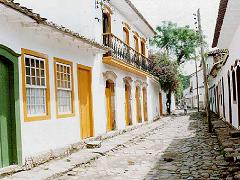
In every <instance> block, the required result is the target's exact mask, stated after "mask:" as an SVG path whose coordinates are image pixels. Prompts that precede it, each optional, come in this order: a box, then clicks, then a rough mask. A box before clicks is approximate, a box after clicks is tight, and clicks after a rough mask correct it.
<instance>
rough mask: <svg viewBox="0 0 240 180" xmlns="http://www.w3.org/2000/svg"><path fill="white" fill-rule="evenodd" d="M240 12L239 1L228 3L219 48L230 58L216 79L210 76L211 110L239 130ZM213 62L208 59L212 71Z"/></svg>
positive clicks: (211, 58) (210, 58)
mask: <svg viewBox="0 0 240 180" xmlns="http://www.w3.org/2000/svg"><path fill="white" fill-rule="evenodd" d="M239 10H240V2H239V1H229V2H228V5H227V9H226V14H225V17H224V21H223V25H222V30H221V32H220V37H219V39H218V44H217V47H218V48H220V49H227V50H228V51H229V57H228V58H227V59H226V62H225V63H224V64H223V65H222V66H221V67H220V69H219V70H218V72H217V73H216V77H213V76H211V75H209V93H210V107H211V110H212V111H213V112H216V113H218V114H219V115H220V116H221V117H223V118H224V119H225V120H226V121H227V122H229V123H231V124H232V125H233V126H234V127H235V128H239V126H240V124H239V121H240V116H239V115H238V113H239V111H240V108H238V107H239V106H238V104H239V103H240V102H239V101H238V97H240V90H239V88H237V87H239V86H238V85H239V83H240V79H239V76H238V75H237V73H236V70H237V67H238V68H239V62H238V61H237V60H238V59H240V54H239V40H240V23H239V21H237V19H238V17H239V16H240V11H239ZM213 62H214V60H213V57H212V56H210V57H209V58H208V66H209V69H210V70H211V69H212V67H213V64H214V63H213ZM233 72H235V81H234V78H233V74H232V73H233ZM228 77H229V79H228ZM234 83H235V85H236V87H235V88H234V86H233V84H234ZM234 89H235V91H236V100H234V99H233V91H234ZM229 95H230V96H229Z"/></svg>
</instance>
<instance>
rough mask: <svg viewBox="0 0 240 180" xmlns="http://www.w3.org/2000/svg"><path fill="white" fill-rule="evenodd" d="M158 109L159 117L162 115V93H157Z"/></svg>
mask: <svg viewBox="0 0 240 180" xmlns="http://www.w3.org/2000/svg"><path fill="white" fill-rule="evenodd" d="M159 108H160V116H162V115H163V104H162V93H159Z"/></svg>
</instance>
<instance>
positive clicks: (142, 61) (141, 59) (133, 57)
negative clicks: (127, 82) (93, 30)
mask: <svg viewBox="0 0 240 180" xmlns="http://www.w3.org/2000/svg"><path fill="white" fill-rule="evenodd" d="M103 44H104V45H105V46H107V47H110V48H111V49H112V50H111V51H109V52H108V53H107V54H106V56H112V57H114V58H116V59H119V60H122V61H124V62H126V63H128V64H130V65H133V66H134V67H137V68H138V69H141V70H144V71H146V72H150V65H149V62H150V60H149V59H148V58H147V57H145V56H144V55H143V54H141V53H139V52H137V51H136V50H134V49H133V48H131V47H130V46H129V45H127V44H126V43H124V42H123V41H122V40H120V39H119V38H118V37H116V36H114V35H113V34H111V33H104V34H103Z"/></svg>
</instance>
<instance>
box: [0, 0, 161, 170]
mask: <svg viewBox="0 0 240 180" xmlns="http://www.w3.org/2000/svg"><path fill="white" fill-rule="evenodd" d="M18 2H19V3H20V4H21V5H19V4H18V3H14V2H12V1H8V0H2V1H0V27H1V28H0V44H1V45H0V72H1V73H0V87H1V91H0V92H1V93H0V106H1V108H0V114H1V116H0V122H1V133H2V134H1V137H0V138H1V153H2V155H1V157H4V158H2V159H0V167H3V166H8V165H10V164H16V163H17V164H24V163H26V161H27V159H28V157H35V156H38V155H40V154H43V153H46V152H50V150H55V149H58V148H62V147H66V146H69V145H70V144H74V143H77V142H80V141H81V140H82V139H85V138H89V137H92V136H98V135H101V134H104V133H106V132H108V131H113V130H116V129H125V128H126V127H127V126H131V125H136V124H138V123H143V122H144V121H153V120H155V119H157V118H159V116H160V114H163V113H165V109H164V108H163V101H164V97H163V96H162V95H161V94H162V93H161V90H160V87H159V83H158V80H157V79H156V78H155V77H153V76H152V75H150V74H149V68H151V64H149V60H148V47H149V38H150V37H152V36H153V35H154V33H155V32H154V30H153V28H152V27H151V26H150V25H149V23H148V22H147V21H146V19H145V18H144V17H143V16H142V15H141V14H140V13H139V12H138V11H137V9H136V8H135V7H134V6H133V4H132V3H131V2H130V1H129V0H111V1H110V2H109V3H107V2H105V3H104V4H102V3H100V2H99V1H95V0H87V1H86V0H79V1H75V0H68V1H61V2H60V1H58V0H51V1H48V2H47V3H46V2H43V1H40V0H35V1H28V0H18ZM31 9H34V10H31ZM33 11H34V12H38V13H39V14H35V13H33ZM5 137H8V138H5Z"/></svg>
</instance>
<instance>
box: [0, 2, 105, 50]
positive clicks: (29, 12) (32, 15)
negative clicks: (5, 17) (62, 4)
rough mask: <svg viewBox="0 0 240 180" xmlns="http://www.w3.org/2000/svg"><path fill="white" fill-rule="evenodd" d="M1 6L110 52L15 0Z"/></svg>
mask: <svg viewBox="0 0 240 180" xmlns="http://www.w3.org/2000/svg"><path fill="white" fill-rule="evenodd" d="M0 4H3V5H5V6H7V7H9V8H12V9H14V10H16V11H18V12H19V13H22V14H24V15H26V16H28V17H29V18H31V19H33V20H34V21H36V22H37V23H38V24H42V25H45V26H48V27H50V28H53V29H55V30H57V31H61V32H63V33H65V34H67V35H69V36H72V37H75V38H77V39H79V40H80V41H82V42H84V43H86V44H89V45H91V46H93V47H95V48H98V49H101V50H104V51H108V50H109V48H108V47H106V46H104V45H102V44H99V43H97V42H96V41H94V40H91V39H88V38H86V37H84V36H82V35H80V34H79V33H76V32H73V31H72V30H70V29H68V28H67V27H64V26H61V25H58V24H56V23H54V22H51V21H48V20H47V19H46V18H44V17H41V15H40V14H37V13H34V12H33V11H32V9H29V8H27V7H24V6H21V5H20V4H19V3H16V2H14V0H0Z"/></svg>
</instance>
